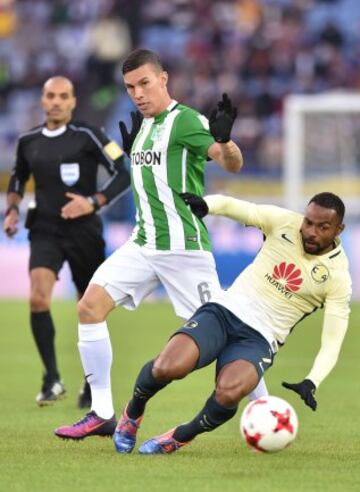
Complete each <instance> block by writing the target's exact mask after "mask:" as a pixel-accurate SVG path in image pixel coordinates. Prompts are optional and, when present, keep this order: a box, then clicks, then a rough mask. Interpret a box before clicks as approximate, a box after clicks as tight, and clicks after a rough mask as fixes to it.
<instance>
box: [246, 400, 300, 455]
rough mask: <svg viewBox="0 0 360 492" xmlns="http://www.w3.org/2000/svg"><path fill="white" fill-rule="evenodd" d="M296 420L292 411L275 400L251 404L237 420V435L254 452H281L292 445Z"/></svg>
mask: <svg viewBox="0 0 360 492" xmlns="http://www.w3.org/2000/svg"><path fill="white" fill-rule="evenodd" d="M297 430H298V418H297V415H296V413H295V410H294V409H293V407H292V406H291V405H290V403H288V402H287V401H285V400H283V399H282V398H278V397H277V396H264V397H262V398H259V399H258V400H254V401H251V402H250V403H249V404H248V405H247V406H246V407H245V408H244V411H243V413H242V415H241V419H240V432H241V434H242V436H243V438H244V439H245V441H246V443H247V444H248V445H249V446H250V447H251V448H253V449H256V450H257V451H264V452H269V453H272V452H275V451H281V450H282V449H284V448H286V447H287V446H289V444H291V443H292V442H293V440H294V439H295V437H296V433H297Z"/></svg>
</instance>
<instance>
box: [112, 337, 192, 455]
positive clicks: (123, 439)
mask: <svg viewBox="0 0 360 492" xmlns="http://www.w3.org/2000/svg"><path fill="white" fill-rule="evenodd" d="M198 359H199V349H198V346H197V345H196V343H195V342H194V340H193V339H192V338H190V337H189V336H187V335H185V334H182V333H179V334H177V335H175V336H174V337H173V338H171V339H170V341H169V342H168V343H167V345H166V346H165V348H164V349H163V350H162V352H161V353H160V355H159V356H158V357H157V358H156V359H155V360H151V361H150V362H147V363H146V364H145V365H144V366H143V368H142V369H141V371H140V373H139V375H138V377H137V379H136V382H135V386H134V391H133V395H132V398H131V400H130V401H129V403H128V404H127V405H126V408H125V409H124V411H123V414H122V416H121V418H120V420H119V422H118V425H117V427H116V430H115V433H114V443H115V448H116V450H117V451H118V452H119V453H130V452H131V451H132V450H133V448H134V446H135V442H136V434H137V431H138V429H139V427H140V423H141V421H142V418H143V415H144V412H145V407H146V404H147V402H148V401H149V400H150V398H152V397H153V396H155V395H156V393H158V392H159V391H160V390H161V389H163V388H165V386H167V385H168V384H169V383H170V382H171V381H173V380H174V379H182V378H183V377H185V376H186V375H187V374H189V372H191V371H192V370H193V369H194V368H195V366H196V363H197V361H198Z"/></svg>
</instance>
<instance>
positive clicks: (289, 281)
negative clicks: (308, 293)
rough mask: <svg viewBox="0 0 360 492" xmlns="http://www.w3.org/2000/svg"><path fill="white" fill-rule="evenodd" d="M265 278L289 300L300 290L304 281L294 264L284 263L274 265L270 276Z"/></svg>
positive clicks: (267, 275)
mask: <svg viewBox="0 0 360 492" xmlns="http://www.w3.org/2000/svg"><path fill="white" fill-rule="evenodd" d="M265 278H266V279H267V280H268V281H269V282H270V284H271V285H273V286H274V287H276V288H277V290H278V291H279V292H281V293H282V294H284V295H285V296H286V297H288V298H289V299H291V297H292V293H293V292H296V291H298V290H299V289H300V286H301V284H302V283H303V281H304V280H303V278H302V277H301V270H300V268H297V266H296V265H295V264H294V263H289V264H287V263H286V262H285V261H283V262H281V263H280V264H279V265H275V267H274V270H273V273H272V275H270V274H269V273H267V274H266V275H265Z"/></svg>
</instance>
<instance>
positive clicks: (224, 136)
mask: <svg viewBox="0 0 360 492" xmlns="http://www.w3.org/2000/svg"><path fill="white" fill-rule="evenodd" d="M236 116H237V110H236V108H234V107H233V105H232V103H231V100H230V98H229V97H228V96H227V94H223V97H222V100H221V101H220V102H218V104H217V107H216V108H215V109H214V110H213V111H212V113H211V116H210V119H209V129H210V133H211V135H212V136H213V137H214V140H215V143H213V144H212V145H211V146H210V147H209V149H208V156H209V157H210V159H212V160H213V161H215V162H217V163H218V164H220V166H221V167H223V168H224V169H225V170H226V171H229V172H231V173H236V172H239V171H240V169H241V168H242V167H243V164H244V160H243V156H242V153H241V150H240V149H239V147H238V146H237V145H236V143H235V142H233V141H232V140H231V139H230V135H231V130H232V127H233V124H234V121H235V119H236Z"/></svg>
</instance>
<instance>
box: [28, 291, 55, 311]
mask: <svg viewBox="0 0 360 492" xmlns="http://www.w3.org/2000/svg"><path fill="white" fill-rule="evenodd" d="M30 309H31V311H32V312H33V313H39V312H43V311H48V310H49V309H50V298H49V296H47V295H46V294H44V293H43V292H41V291H40V290H36V291H33V292H32V293H31V296H30Z"/></svg>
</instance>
